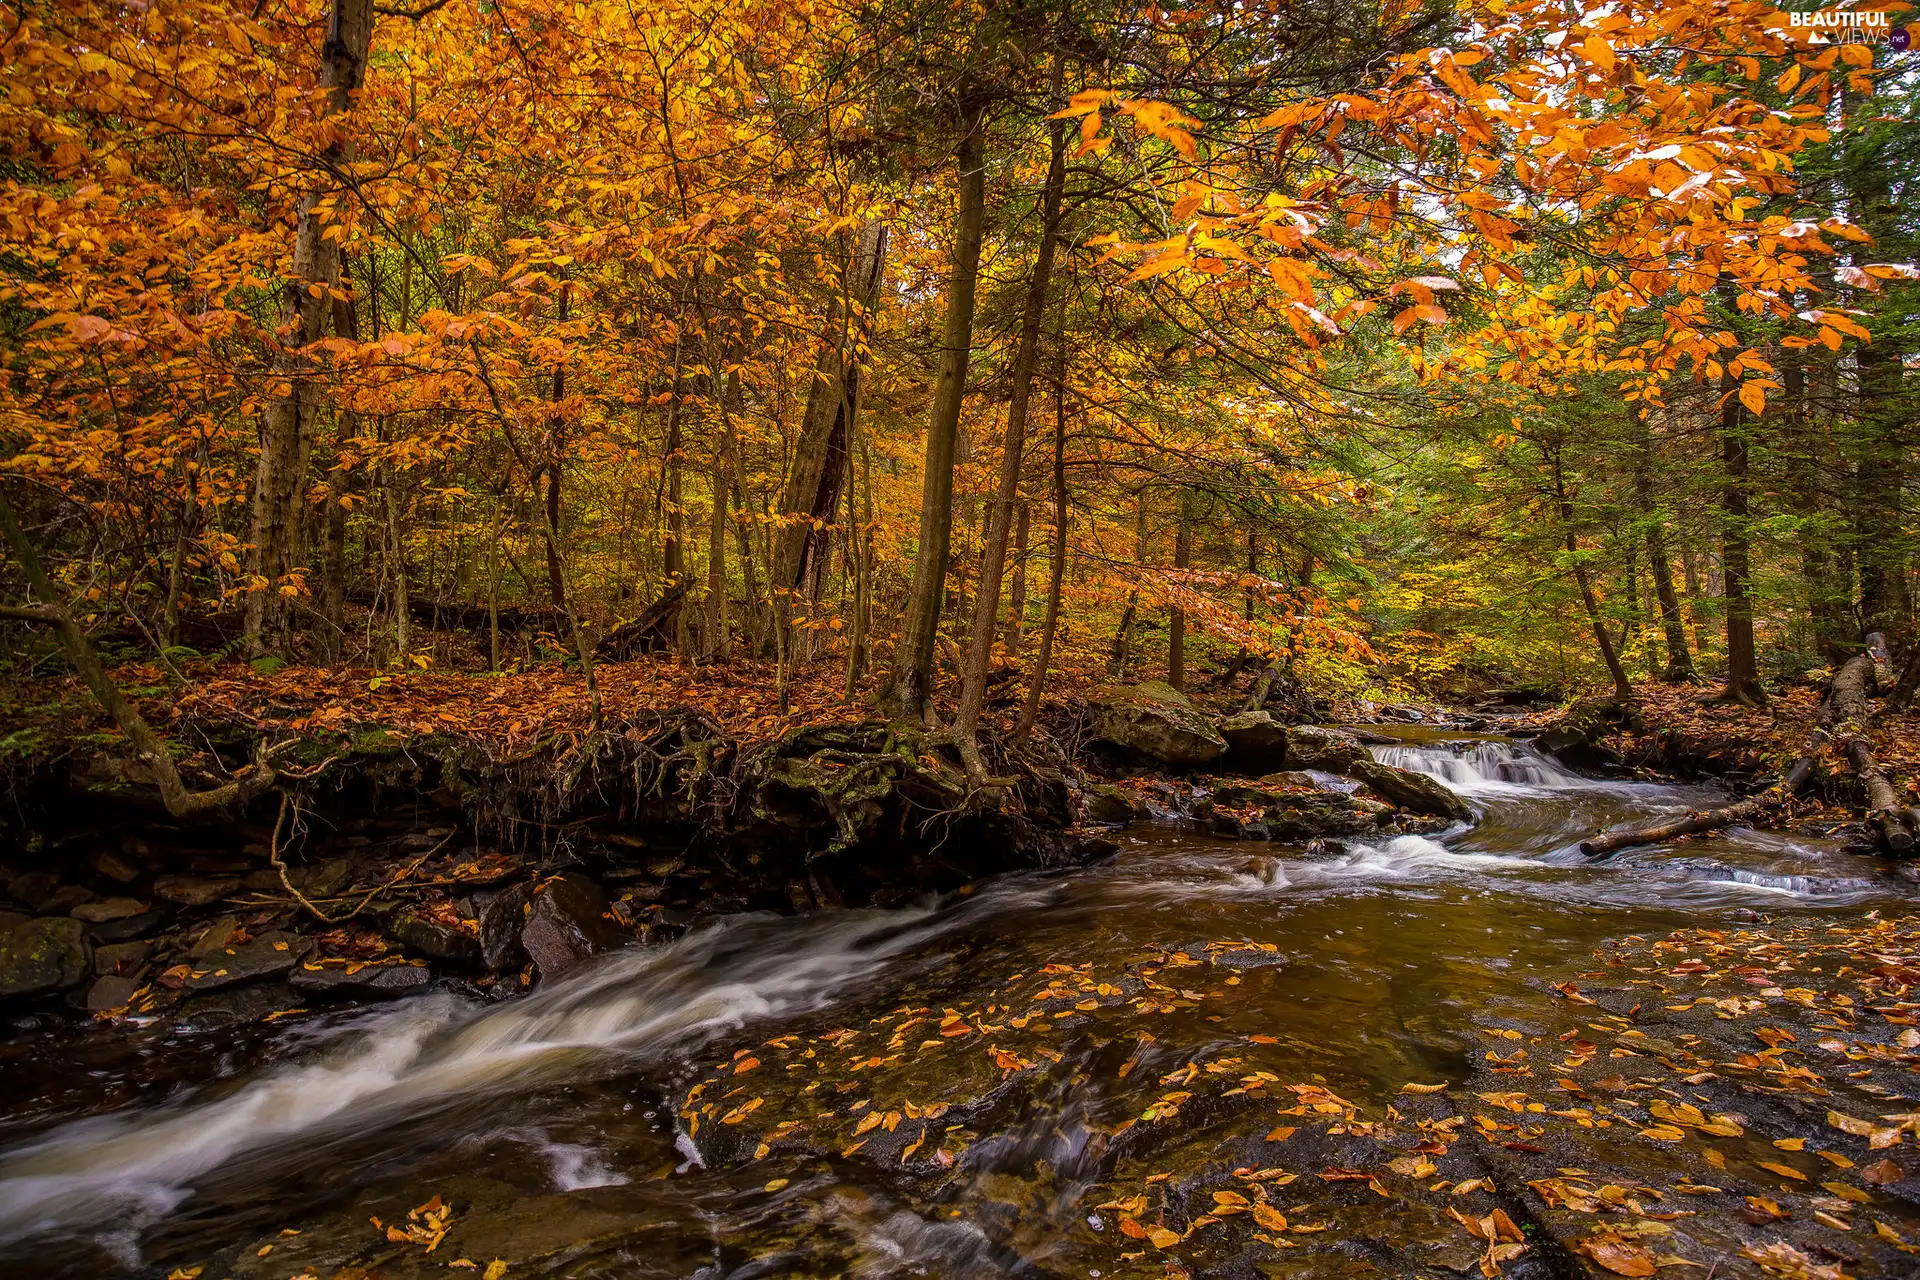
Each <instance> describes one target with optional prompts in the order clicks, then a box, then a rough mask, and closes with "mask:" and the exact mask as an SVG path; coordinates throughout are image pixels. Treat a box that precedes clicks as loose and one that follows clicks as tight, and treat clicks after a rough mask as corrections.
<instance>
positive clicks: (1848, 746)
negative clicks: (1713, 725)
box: [1580, 653, 1920, 858]
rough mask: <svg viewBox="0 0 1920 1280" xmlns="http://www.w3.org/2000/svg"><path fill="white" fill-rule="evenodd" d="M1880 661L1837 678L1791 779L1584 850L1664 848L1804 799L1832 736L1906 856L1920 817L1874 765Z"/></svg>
mask: <svg viewBox="0 0 1920 1280" xmlns="http://www.w3.org/2000/svg"><path fill="white" fill-rule="evenodd" d="M1875 678H1876V677H1875V667H1874V659H1873V656H1872V655H1871V653H1861V654H1857V655H1855V656H1854V657H1852V658H1850V659H1848V660H1847V661H1846V663H1844V664H1843V665H1842V666H1841V668H1840V670H1838V671H1836V672H1835V673H1834V676H1833V683H1832V684H1831V686H1829V688H1828V691H1827V697H1826V699H1825V701H1824V702H1823V703H1822V704H1821V708H1820V721H1819V727H1817V728H1816V729H1815V730H1814V731H1813V734H1812V736H1810V737H1809V738H1808V739H1807V745H1806V747H1805V749H1804V750H1803V751H1802V752H1801V755H1800V758H1799V759H1798V760H1796V761H1794V764H1793V767H1792V768H1791V769H1789V770H1787V773H1786V776H1785V777H1783V778H1781V779H1780V781H1779V782H1777V783H1775V784H1774V785H1773V786H1771V787H1769V788H1768V789H1767V790H1766V791H1764V792H1762V793H1761V794H1759V795H1757V796H1753V797H1750V798H1749V799H1746V800H1742V801H1740V802H1738V803H1736V804H1730V805H1726V806H1725V807H1723V808H1719V809H1704V810H1697V811H1690V812H1688V813H1687V814H1686V815H1685V816H1684V817H1680V818H1674V819H1670V820H1668V821H1666V822H1660V823H1654V824H1652V825H1650V826H1633V825H1626V826H1619V827H1609V828H1608V829H1607V830H1605V831H1602V832H1601V833H1600V834H1599V835H1597V836H1595V837H1593V838H1592V839H1591V840H1582V841H1581V842H1580V852H1582V853H1584V854H1586V855H1587V856H1588V857H1589V858H1605V857H1610V856H1612V855H1613V854H1616V853H1618V852H1619V851H1620V850H1622V849H1633V848H1637V847H1639V846H1641V845H1648V844H1658V843H1659V842H1660V841H1662V840H1671V839H1673V838H1674V837H1676V836H1685V835H1698V834H1700V833H1701V832H1705V831H1718V830H1720V829H1721V828H1722V827H1730V826H1733V825H1734V824H1736V823H1740V822H1745V821H1746V820H1748V819H1749V818H1752V817H1755V816H1757V815H1758V814H1759V813H1761V812H1762V811H1763V810H1765V809H1766V808H1767V807H1768V806H1769V805H1771V804H1775V803H1778V802H1780V801H1783V800H1786V799H1787V798H1789V797H1791V796H1795V795H1798V794H1799V793H1800V792H1801V791H1802V790H1804V789H1805V788H1806V785H1807V784H1808V783H1809V782H1811V781H1812V780H1813V772H1814V768H1815V762H1816V759H1817V757H1818V756H1819V754H1820V748H1821V747H1822V746H1823V745H1824V744H1825V743H1826V742H1827V740H1828V739H1829V738H1830V737H1831V738H1835V739H1837V745H1838V746H1839V747H1840V751H1841V754H1842V755H1843V756H1845V757H1846V760H1847V764H1848V765H1849V767H1851V768H1852V769H1853V772H1854V775H1855V776H1856V777H1858V778H1859V779H1860V780H1861V782H1863V783H1864V784H1865V785H1866V787H1867V821H1868V822H1869V823H1870V824H1872V825H1874V826H1876V827H1877V828H1878V829H1879V832H1880V839H1881V841H1882V843H1884V844H1885V845H1886V847H1887V850H1888V852H1890V853H1895V854H1906V853H1909V852H1911V851H1912V849H1913V847H1914V831H1915V830H1916V828H1920V822H1917V821H1916V815H1915V813H1914V811H1913V810H1912V809H1910V808H1903V807H1902V806H1901V805H1900V799H1899V794H1898V793H1897V792H1896V791H1895V790H1894V788H1893V784H1892V783H1891V782H1890V781H1888V779H1887V777H1886V775H1885V774H1884V773H1882V772H1881V771H1880V768H1879V766H1878V765H1877V764H1875V763H1874V759H1873V752H1872V749H1871V748H1870V747H1869V745H1868V743H1867V739H1866V734H1865V726H1866V724H1867V721H1868V711H1867V698H1868V697H1869V696H1870V694H1871V691H1872V689H1873V687H1874V682H1875Z"/></svg>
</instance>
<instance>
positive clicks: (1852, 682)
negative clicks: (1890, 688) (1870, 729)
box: [1822, 650, 1913, 854]
mask: <svg viewBox="0 0 1920 1280" xmlns="http://www.w3.org/2000/svg"><path fill="white" fill-rule="evenodd" d="M1877 683H1878V673H1877V668H1876V664H1875V660H1874V656H1873V653H1872V652H1871V650H1869V652H1867V653H1860V654H1855V655H1854V656H1853V657H1851V658H1849V659H1847V661H1846V662H1845V663H1843V664H1842V665H1841V667H1840V669H1839V670H1838V671H1836V672H1834V673H1833V692H1832V693H1831V694H1830V695H1829V697H1828V705H1827V708H1826V712H1825V713H1823V716H1822V719H1823V720H1826V719H1830V720H1831V722H1832V724H1833V728H1834V736H1835V738H1836V739H1837V740H1838V745H1839V747H1840V752H1841V754H1842V755H1843V756H1845V757H1846V761H1847V764H1848V766H1849V767H1850V768H1852V770H1853V775H1854V777H1856V778H1858V779H1860V784H1861V785H1862V786H1863V787H1865V788H1866V792H1867V823H1868V825H1869V826H1873V827H1877V828H1878V829H1879V832H1880V842H1881V843H1882V844H1883V845H1885V846H1886V848H1887V852H1889V853H1893V854H1907V853H1911V852H1912V851H1913V827H1912V826H1911V825H1910V824H1909V822H1908V820H1907V817H1906V815H1905V814H1904V813H1903V812H1902V808H1903V806H1902V805H1901V803H1900V795H1899V793H1898V792H1897V791H1895V790H1894V789H1893V782H1892V781H1891V780H1890V779H1889V778H1888V777H1887V775H1886V773H1885V772H1884V771H1882V770H1881V768H1880V766H1879V764H1878V763H1877V762H1876V761H1875V760H1874V758H1873V746H1872V744H1871V743H1870V742H1868V740H1867V726H1868V724H1869V723H1870V722H1871V719H1872V713H1871V711H1870V710H1869V709H1868V707H1867V699H1868V698H1869V697H1871V696H1872V694H1873V692H1874V689H1875V686H1876V685H1877Z"/></svg>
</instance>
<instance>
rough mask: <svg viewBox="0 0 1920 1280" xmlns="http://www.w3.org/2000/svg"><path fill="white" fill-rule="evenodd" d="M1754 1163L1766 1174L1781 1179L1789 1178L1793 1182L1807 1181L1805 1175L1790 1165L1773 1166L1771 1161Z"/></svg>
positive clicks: (1756, 1161)
mask: <svg viewBox="0 0 1920 1280" xmlns="http://www.w3.org/2000/svg"><path fill="white" fill-rule="evenodd" d="M1754 1163H1755V1164H1757V1165H1759V1166H1760V1167H1761V1168H1762V1169H1765V1170H1766V1171H1767V1172H1768V1173H1777V1174H1779V1175H1780V1176H1781V1177H1783V1178H1791V1179H1792V1180H1793V1181H1795V1182H1805V1181H1806V1180H1807V1175H1806V1174H1804V1173H1802V1172H1800V1171H1799V1170H1798V1169H1796V1168H1794V1167H1793V1166H1792V1165H1787V1164H1775V1163H1774V1162H1773V1161H1771V1160H1755V1161H1754Z"/></svg>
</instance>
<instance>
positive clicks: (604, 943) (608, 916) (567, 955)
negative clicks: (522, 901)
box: [520, 872, 628, 979]
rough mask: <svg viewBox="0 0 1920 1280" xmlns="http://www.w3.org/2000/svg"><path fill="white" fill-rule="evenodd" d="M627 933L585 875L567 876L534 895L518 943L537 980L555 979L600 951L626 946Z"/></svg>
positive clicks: (598, 890) (559, 878)
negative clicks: (535, 972)
mask: <svg viewBox="0 0 1920 1280" xmlns="http://www.w3.org/2000/svg"><path fill="white" fill-rule="evenodd" d="M627 941H628V935H627V931H626V930H625V929H624V928H622V927H621V925H620V922H619V921H618V920H616V919H615V918H614V916H613V914H612V910H611V907H610V906H609V904H608V902H607V895H606V894H605V893H604V892H603V891H602V890H601V888H600V886H599V885H598V884H595V883H594V882H593V881H592V880H590V879H588V878H587V877H586V876H583V875H580V874H578V873H576V872H569V873H567V874H566V875H563V876H559V877H557V878H556V879H554V880H552V881H551V882H549V883H548V884H547V885H546V886H545V887H543V888H542V889H541V890H540V892H539V893H537V894H535V895H534V899H533V906H532V908H531V909H530V910H529V911H528V912H527V923H526V926H525V927H524V928H522V929H521V930H520V945H521V946H523V947H525V948H526V949H527V955H528V956H530V957H532V959H533V963H534V967H535V968H537V969H538V970H539V971H540V976H541V978H543V979H552V978H557V977H559V976H560V975H561V974H563V973H565V972H566V971H567V970H569V969H572V968H574V967H575V966H577V965H579V964H581V963H582V962H584V961H585V960H587V959H588V958H589V957H591V956H594V955H597V954H598V953H600V952H602V951H615V950H618V949H619V948H621V947H623V946H625V945H626V943H627Z"/></svg>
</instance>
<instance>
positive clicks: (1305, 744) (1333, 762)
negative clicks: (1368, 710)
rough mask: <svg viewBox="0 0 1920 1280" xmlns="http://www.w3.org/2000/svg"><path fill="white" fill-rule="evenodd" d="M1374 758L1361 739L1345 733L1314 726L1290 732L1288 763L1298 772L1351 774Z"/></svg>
mask: <svg viewBox="0 0 1920 1280" xmlns="http://www.w3.org/2000/svg"><path fill="white" fill-rule="evenodd" d="M1370 759H1372V757H1371V756H1369V755H1368V754H1367V749H1366V748H1365V747H1363V746H1361V745H1360V742H1359V740H1358V739H1357V738H1355V737H1354V736H1353V735H1352V734H1350V733H1347V732H1345V731H1343V730H1340V729H1328V728H1324V727H1322V726H1320V725H1312V724H1302V725H1295V726H1294V727H1293V728H1291V729H1288V730H1287V763H1288V764H1289V765H1291V766H1292V767H1293V768H1295V769H1321V770H1324V771H1325V772H1327V773H1348V772H1350V771H1351V770H1352V768H1353V766H1354V765H1356V764H1359V763H1360V762H1361V761H1362V760H1370Z"/></svg>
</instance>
